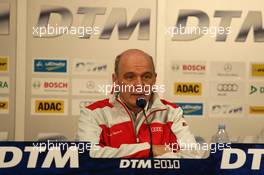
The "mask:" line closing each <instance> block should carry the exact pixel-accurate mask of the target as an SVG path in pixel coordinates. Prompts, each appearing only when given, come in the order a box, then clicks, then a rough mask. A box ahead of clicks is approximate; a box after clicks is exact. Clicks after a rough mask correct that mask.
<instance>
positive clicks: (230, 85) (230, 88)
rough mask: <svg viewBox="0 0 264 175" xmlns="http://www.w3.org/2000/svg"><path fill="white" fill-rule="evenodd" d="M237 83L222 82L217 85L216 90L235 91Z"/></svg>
mask: <svg viewBox="0 0 264 175" xmlns="http://www.w3.org/2000/svg"><path fill="white" fill-rule="evenodd" d="M237 90H238V85H237V84H235V83H223V84H218V85H217V91H219V92H236V91H237Z"/></svg>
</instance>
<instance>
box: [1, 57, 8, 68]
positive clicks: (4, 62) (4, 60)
mask: <svg viewBox="0 0 264 175" xmlns="http://www.w3.org/2000/svg"><path fill="white" fill-rule="evenodd" d="M7 71H8V58H6V57H0V72H7Z"/></svg>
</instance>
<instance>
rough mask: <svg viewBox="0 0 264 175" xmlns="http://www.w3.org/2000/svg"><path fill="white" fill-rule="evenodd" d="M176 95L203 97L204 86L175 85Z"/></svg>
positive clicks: (196, 84) (194, 84)
mask: <svg viewBox="0 0 264 175" xmlns="http://www.w3.org/2000/svg"><path fill="white" fill-rule="evenodd" d="M174 94H175V95H197V96H198V95H199V96H200V95H201V94H202V84H201V83H175V84H174Z"/></svg>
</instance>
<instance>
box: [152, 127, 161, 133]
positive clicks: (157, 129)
mask: <svg viewBox="0 0 264 175" xmlns="http://www.w3.org/2000/svg"><path fill="white" fill-rule="evenodd" d="M162 131H163V128H162V127H151V132H162Z"/></svg>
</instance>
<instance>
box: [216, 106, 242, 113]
mask: <svg viewBox="0 0 264 175" xmlns="http://www.w3.org/2000/svg"><path fill="white" fill-rule="evenodd" d="M211 112H212V113H211V114H213V115H237V114H242V113H243V107H242V106H241V105H231V104H221V105H220V104H215V105H212V106H211Z"/></svg>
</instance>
